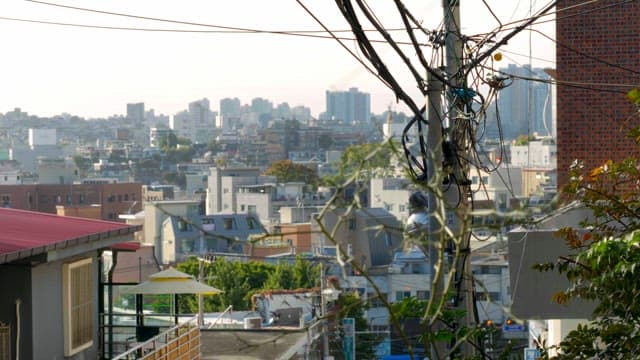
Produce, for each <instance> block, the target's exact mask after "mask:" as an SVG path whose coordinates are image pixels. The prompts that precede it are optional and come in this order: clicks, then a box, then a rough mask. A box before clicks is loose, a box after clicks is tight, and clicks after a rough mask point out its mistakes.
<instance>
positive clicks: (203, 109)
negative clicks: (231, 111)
mask: <svg viewBox="0 0 640 360" xmlns="http://www.w3.org/2000/svg"><path fill="white" fill-rule="evenodd" d="M216 115H217V113H216V112H213V111H211V108H210V103H209V100H208V99H206V98H205V99H201V100H197V101H194V102H191V103H189V109H188V110H187V111H181V112H179V113H177V114H175V115H174V116H173V118H172V119H171V121H170V124H169V125H170V128H171V130H173V132H174V133H175V134H176V135H177V136H183V137H186V138H188V139H191V141H194V142H207V141H208V137H209V135H211V134H212V132H213V130H214V128H215V125H216V124H215V123H216Z"/></svg>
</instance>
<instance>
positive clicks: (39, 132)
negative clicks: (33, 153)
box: [29, 129, 58, 150]
mask: <svg viewBox="0 0 640 360" xmlns="http://www.w3.org/2000/svg"><path fill="white" fill-rule="evenodd" d="M57 143H58V139H57V135H56V129H29V147H30V148H31V150H33V149H34V148H36V147H39V146H55V145H56V144H57Z"/></svg>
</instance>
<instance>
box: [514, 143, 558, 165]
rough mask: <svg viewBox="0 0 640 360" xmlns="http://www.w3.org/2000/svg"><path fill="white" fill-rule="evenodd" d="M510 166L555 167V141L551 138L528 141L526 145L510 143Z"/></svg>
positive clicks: (556, 152)
mask: <svg viewBox="0 0 640 360" xmlns="http://www.w3.org/2000/svg"><path fill="white" fill-rule="evenodd" d="M510 148H511V158H510V160H511V161H510V163H511V165H512V166H521V167H539V168H540V167H541V168H551V169H553V168H555V167H556V166H557V154H558V151H557V149H556V143H555V141H554V140H553V139H550V138H549V139H542V140H535V141H529V142H528V143H527V144H526V145H511V147H510Z"/></svg>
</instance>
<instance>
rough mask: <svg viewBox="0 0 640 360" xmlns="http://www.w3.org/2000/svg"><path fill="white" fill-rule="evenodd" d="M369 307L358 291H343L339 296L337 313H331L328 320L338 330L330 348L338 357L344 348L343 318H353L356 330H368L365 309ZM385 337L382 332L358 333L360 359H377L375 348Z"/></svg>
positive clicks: (357, 342)
mask: <svg viewBox="0 0 640 360" xmlns="http://www.w3.org/2000/svg"><path fill="white" fill-rule="evenodd" d="M368 308H369V306H368V304H367V303H366V302H364V301H363V300H362V299H360V297H359V296H358V294H357V293H343V294H341V295H340V297H339V298H338V301H337V302H336V307H335V310H336V311H335V313H334V314H332V315H329V319H328V321H329V322H330V323H332V325H333V328H334V329H335V330H336V331H335V332H334V333H335V334H337V336H335V337H333V338H332V339H330V340H331V343H332V344H330V348H331V351H332V355H334V356H335V357H336V358H338V359H340V358H342V353H341V352H339V351H340V349H342V348H343V344H342V341H343V339H344V330H343V328H342V320H343V319H344V318H353V319H354V322H355V331H368V330H369V323H368V322H367V319H366V317H365V316H364V315H365V311H366V310H367V309H368ZM383 339H384V335H382V334H357V335H356V349H355V350H356V356H357V358H358V359H375V358H376V354H375V349H376V346H378V344H380V342H381V341H382V340H383Z"/></svg>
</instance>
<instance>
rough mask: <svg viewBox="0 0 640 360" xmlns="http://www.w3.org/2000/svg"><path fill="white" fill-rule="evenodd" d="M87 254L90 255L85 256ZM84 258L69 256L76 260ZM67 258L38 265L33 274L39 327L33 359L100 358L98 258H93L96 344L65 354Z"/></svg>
mask: <svg viewBox="0 0 640 360" xmlns="http://www.w3.org/2000/svg"><path fill="white" fill-rule="evenodd" d="M85 257H86V256H85ZM82 258H84V257H77V258H75V259H67V260H69V261H75V260H79V259H82ZM65 262H66V261H55V262H49V263H46V264H42V265H38V266H36V267H34V268H33V270H32V274H31V284H32V287H31V291H32V294H33V310H32V315H33V319H37V326H33V328H32V332H31V334H32V339H33V344H37V346H34V347H33V357H32V358H33V359H51V360H58V359H60V360H62V359H64V360H76V359H77V360H80V359H96V358H97V357H98V344H99V340H100V339H99V338H98V296H97V295H98V282H99V278H98V258H97V256H94V259H93V266H94V271H93V274H94V276H93V290H92V291H93V293H94V294H95V298H94V300H95V302H94V309H93V318H94V319H95V320H94V323H93V346H92V347H90V348H88V349H86V350H84V351H81V352H79V353H77V354H75V355H73V356H71V357H65V356H64V334H63V331H61V329H62V328H63V324H64V322H63V316H62V312H63V305H62V265H63V264H64V263H65Z"/></svg>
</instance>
